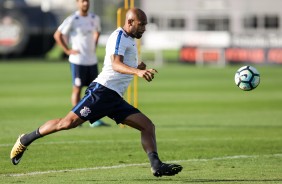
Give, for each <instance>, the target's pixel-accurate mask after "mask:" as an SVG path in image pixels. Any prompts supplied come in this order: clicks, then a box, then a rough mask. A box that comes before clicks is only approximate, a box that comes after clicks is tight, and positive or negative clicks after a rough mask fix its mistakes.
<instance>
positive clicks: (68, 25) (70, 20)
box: [58, 11, 101, 66]
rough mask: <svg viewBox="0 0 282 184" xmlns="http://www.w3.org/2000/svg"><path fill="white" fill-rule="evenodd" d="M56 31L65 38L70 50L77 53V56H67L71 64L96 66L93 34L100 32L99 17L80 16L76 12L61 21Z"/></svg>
mask: <svg viewBox="0 0 282 184" xmlns="http://www.w3.org/2000/svg"><path fill="white" fill-rule="evenodd" d="M58 30H59V31H60V32H61V33H62V34H63V35H66V36H67V38H68V41H69V43H70V44H71V47H72V49H73V50H78V51H79V54H76V55H74V54H71V55H70V56H69V61H70V62H71V63H74V64H78V65H86V66H87V65H93V64H97V56H96V53H95V40H94V37H93V34H94V32H101V24H100V18H99V16H97V15H95V14H92V13H88V15H87V16H81V15H79V12H78V11H76V12H75V13H74V14H72V15H70V16H69V17H67V18H66V19H65V20H64V21H63V23H62V24H61V25H60V26H59V27H58Z"/></svg>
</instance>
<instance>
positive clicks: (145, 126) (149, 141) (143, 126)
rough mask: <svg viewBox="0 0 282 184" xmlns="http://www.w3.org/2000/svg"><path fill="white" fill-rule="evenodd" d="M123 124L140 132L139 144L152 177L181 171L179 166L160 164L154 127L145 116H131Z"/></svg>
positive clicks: (140, 114)
mask: <svg viewBox="0 0 282 184" xmlns="http://www.w3.org/2000/svg"><path fill="white" fill-rule="evenodd" d="M123 123H124V124H126V125H128V126H131V127H133V128H135V129H137V130H139V131H140V132H141V144H142V146H143V149H144V151H145V152H146V153H147V155H148V157H149V160H150V163H151V170H152V172H153V174H154V176H156V177H160V176H173V175H175V174H177V173H178V172H180V171H181V170H182V166H181V165H178V164H166V163H163V162H161V160H160V159H159V157H158V152H157V142H156V135H155V126H154V124H153V123H152V121H151V120H150V119H149V118H148V117H147V116H145V115H144V114H143V113H135V114H131V115H129V116H128V117H127V118H126V119H125V120H124V122H123Z"/></svg>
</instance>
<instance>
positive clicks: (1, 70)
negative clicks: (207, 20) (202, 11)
mask: <svg viewBox="0 0 282 184" xmlns="http://www.w3.org/2000/svg"><path fill="white" fill-rule="evenodd" d="M239 67H240V66H227V67H226V68H215V67H194V66H191V65H182V64H165V65H164V66H162V67H159V68H157V69H158V71H159V73H158V74H157V75H156V76H155V79H154V81H152V82H150V83H148V82H146V81H145V80H143V79H139V90H138V92H139V108H140V110H141V111H142V112H144V113H145V114H147V115H148V116H149V117H150V118H151V119H152V121H153V122H154V123H155V125H156V128H157V141H158V150H159V155H160V158H161V159H162V160H163V161H171V162H175V163H179V164H181V165H183V166H184V169H183V171H182V172H181V173H180V174H178V175H176V176H174V177H162V178H155V177H154V176H153V175H152V174H151V172H150V166H149V163H148V159H147V156H146V155H145V154H144V152H143V150H142V147H141V144H140V134H139V132H138V131H136V130H134V129H132V128H128V127H126V128H119V126H117V125H115V123H114V122H113V121H111V120H110V119H108V118H105V119H104V120H105V121H106V122H107V123H110V124H111V127H99V128H90V127H89V125H88V124H87V123H85V124H84V126H83V127H82V128H76V129H73V130H69V131H62V132H59V133H56V134H53V135H50V136H47V137H45V138H42V139H40V140H38V141H36V142H34V144H32V145H31V146H30V147H29V149H28V151H26V153H25V154H24V156H23V159H22V161H21V163H20V164H19V165H17V166H14V165H12V163H11V162H10V159H9V155H10V150H11V148H12V146H13V144H14V143H15V141H16V139H17V136H18V135H19V134H21V133H26V132H30V131H33V130H34V129H36V128H37V127H39V126H40V125H41V124H42V123H44V122H45V121H46V120H49V119H53V118H57V117H62V116H64V115H65V114H66V113H67V112H68V111H69V110H70V109H71V104H70V93H71V79H70V78H71V77H70V69H69V65H68V63H67V62H49V63H48V62H11V63H6V62H4V63H0V84H1V90H0V116H1V120H0V122H1V128H0V167H1V170H0V183H29V184H30V183H36V184H37V183H42V184H43V183H107V184H108V183H128V184H132V183H140V184H142V183H144V184H145V183H146V184H147V183H158V184H159V183H168V184H171V183H197V184H199V183H220V184H225V183H226V184H231V183H236V184H237V183H244V184H245V183H247V184H249V183H252V184H253V183H256V184H260V183H282V175H281V173H282V165H281V163H282V113H281V112H282V78H281V73H282V68H281V67H280V66H275V67H274V66H256V67H257V69H258V70H259V72H260V73H261V84H260V85H259V86H258V87H257V89H255V90H253V91H249V92H244V91H241V90H240V89H239V88H238V87H237V86H235V84H234V74H235V71H236V70H237V69H238V68H239Z"/></svg>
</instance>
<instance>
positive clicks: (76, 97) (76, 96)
mask: <svg viewBox="0 0 282 184" xmlns="http://www.w3.org/2000/svg"><path fill="white" fill-rule="evenodd" d="M80 94H81V87H79V86H73V87H72V94H71V104H72V106H73V107H74V106H76V104H77V103H78V102H79V101H80Z"/></svg>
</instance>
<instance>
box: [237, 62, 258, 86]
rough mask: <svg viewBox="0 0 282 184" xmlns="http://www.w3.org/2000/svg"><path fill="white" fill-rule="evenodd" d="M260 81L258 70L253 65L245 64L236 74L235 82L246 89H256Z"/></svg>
mask: <svg viewBox="0 0 282 184" xmlns="http://www.w3.org/2000/svg"><path fill="white" fill-rule="evenodd" d="M259 82H260V74H259V72H258V70H257V69H256V68H254V67H252V66H243V67H241V68H239V69H238V70H237V72H236V74H235V84H236V85H237V86H238V87H239V88H240V89H242V90H244V91H250V90H253V89H255V88H256V87H257V86H258V85H259Z"/></svg>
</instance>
